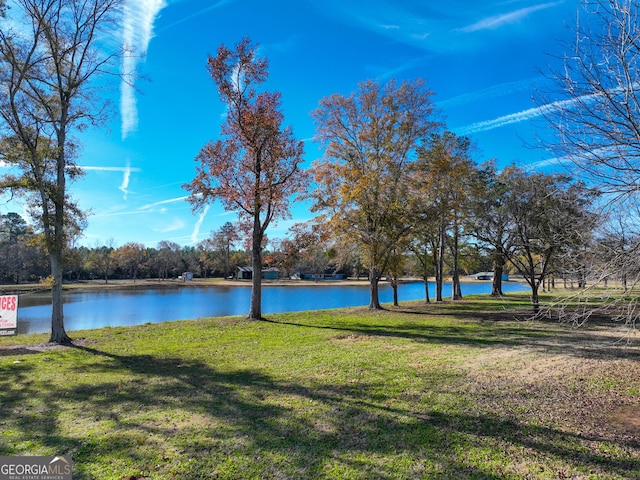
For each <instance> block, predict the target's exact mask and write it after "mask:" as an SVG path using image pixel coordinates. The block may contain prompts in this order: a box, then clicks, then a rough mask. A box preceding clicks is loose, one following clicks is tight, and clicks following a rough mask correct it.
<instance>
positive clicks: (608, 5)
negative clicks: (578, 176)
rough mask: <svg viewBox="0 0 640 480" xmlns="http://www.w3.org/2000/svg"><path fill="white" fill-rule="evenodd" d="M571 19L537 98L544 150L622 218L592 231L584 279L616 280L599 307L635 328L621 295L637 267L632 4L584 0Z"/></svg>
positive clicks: (637, 42) (637, 67)
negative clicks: (592, 252) (592, 258)
mask: <svg viewBox="0 0 640 480" xmlns="http://www.w3.org/2000/svg"><path fill="white" fill-rule="evenodd" d="M576 18H577V20H576V23H575V37H574V40H573V42H572V43H571V44H569V45H566V53H565V55H564V58H563V62H562V68H561V69H558V70H556V71H552V72H551V77H552V79H553V80H555V84H556V86H557V87H558V88H557V89H556V92H554V96H553V98H549V96H544V95H541V96H540V99H539V101H540V103H541V104H542V106H541V110H542V112H543V113H544V115H545V117H546V119H547V120H548V122H549V124H550V125H551V127H552V128H553V129H554V130H555V132H556V134H557V135H556V136H555V137H554V140H553V141H552V142H551V145H549V146H550V147H551V148H553V149H554V151H555V152H556V153H557V155H558V157H559V158H560V159H562V160H565V161H571V162H572V164H573V166H574V167H576V168H575V170H576V171H577V172H582V174H583V175H584V178H585V180H586V181H587V182H589V183H590V184H591V185H593V186H595V187H596V188H598V189H599V190H600V191H601V192H602V193H603V200H605V202H603V203H604V206H605V207H607V210H608V213H609V214H612V218H620V217H626V218H625V219H622V220H621V221H616V222H613V223H610V225H609V231H608V232H605V233H601V234H600V238H599V239H598V241H597V253H598V256H599V258H600V261H599V262H598V264H597V265H596V266H595V267H594V270H593V271H591V272H590V277H591V280H592V282H591V284H592V285H596V284H600V285H602V284H608V280H609V279H617V280H619V281H618V282H617V285H615V286H619V287H621V288H620V290H621V292H620V293H621V295H611V296H610V297H609V299H608V301H607V302H604V304H603V305H605V309H607V310H611V309H612V310H613V311H614V312H615V313H614V316H615V317H618V318H621V319H622V317H624V316H625V315H626V321H627V322H628V323H629V324H634V325H635V322H636V320H635V318H636V316H637V314H636V313H635V311H634V309H633V308H631V307H632V305H633V302H631V303H629V301H630V298H629V297H628V296H627V295H626V294H627V293H628V292H629V291H630V289H629V285H630V284H633V282H634V280H633V278H635V276H636V275H635V272H637V271H639V270H640V268H639V267H640V262H638V256H637V254H635V252H636V251H637V245H635V246H634V244H636V240H635V239H637V238H638V233H639V230H638V228H637V222H636V221H635V220H634V217H635V218H637V213H638V207H639V204H638V194H640V1H639V0H588V1H587V0H585V1H583V3H582V8H581V9H580V10H579V12H578V15H577V17H576ZM558 94H559V95H558ZM615 230H617V233H615V234H613V233H612V231H615ZM581 275H582V273H581ZM608 286H609V287H612V286H613V285H611V284H610V285H608ZM590 291H591V289H590V288H587V289H586V290H583V291H582V292H581V293H579V294H577V295H578V296H579V297H580V300H585V301H584V303H583V304H584V305H585V309H584V310H583V312H582V313H581V318H583V319H584V318H588V317H589V316H590V315H591V314H592V313H593V304H590V303H589V302H588V301H587V300H588V297H589V296H590ZM597 295H598V296H600V297H602V292H598V293H597ZM575 300H576V299H575V298H572V299H571V302H572V303H575ZM564 307H565V306H564V305H563V306H562V308H561V309H562V310H564V313H566V312H568V310H567V309H565V308H564ZM620 312H626V313H620ZM569 317H570V318H572V319H573V321H582V320H578V317H576V316H575V315H573V314H572V315H570V316H569Z"/></svg>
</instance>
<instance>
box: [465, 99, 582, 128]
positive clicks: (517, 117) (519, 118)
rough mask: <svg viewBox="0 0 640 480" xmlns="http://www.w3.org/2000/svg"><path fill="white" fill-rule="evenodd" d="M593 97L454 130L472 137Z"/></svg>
mask: <svg viewBox="0 0 640 480" xmlns="http://www.w3.org/2000/svg"><path fill="white" fill-rule="evenodd" d="M592 96H593V95H589V96H587V97H582V98H580V99H571V100H561V101H557V102H551V103H548V104H546V105H542V106H540V107H534V108H527V109H526V110H522V111H520V112H516V113H510V114H508V115H503V116H501V117H498V118H494V119H493V120H484V121H482V122H476V123H472V124H471V125H467V126H465V127H460V128H455V129H454V130H455V132H456V133H457V134H458V135H470V134H473V133H481V132H487V131H489V130H494V129H496V128H500V127H506V126H507V125H513V124H514V123H520V122H527V121H529V120H533V119H534V118H537V117H540V116H542V115H545V114H547V113H552V112H554V111H556V110H561V109H563V108H569V107H570V106H571V105H573V104H575V103H577V102H579V101H585V99H588V97H592Z"/></svg>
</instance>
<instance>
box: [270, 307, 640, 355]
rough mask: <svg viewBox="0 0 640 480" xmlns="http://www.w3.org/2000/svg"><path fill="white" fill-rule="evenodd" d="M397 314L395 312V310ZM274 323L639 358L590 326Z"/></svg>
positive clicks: (634, 350) (482, 322) (443, 341)
mask: <svg viewBox="0 0 640 480" xmlns="http://www.w3.org/2000/svg"><path fill="white" fill-rule="evenodd" d="M394 313H395V312H394ZM267 321H268V322H271V323H276V324H282V325H290V326H295V327H303V328H314V329H324V330H334V331H336V332H341V333H344V332H351V333H354V334H358V335H367V336H372V337H390V338H401V339H407V340H411V341H414V342H417V343H425V344H439V345H459V346H469V347H474V348H527V349H530V350H535V351H540V352H544V353H549V354H563V355H572V356H575V357H578V358H591V359H601V360H615V359H630V360H636V361H640V346H637V345H636V346H629V347H626V346H624V345H620V343H619V338H617V337H615V336H612V335H609V334H604V333H598V332H597V331H594V330H590V329H589V328H584V329H575V328H569V327H564V326H560V325H558V324H557V323H552V322H547V323H544V322H536V323H533V324H532V323H522V324H521V325H519V324H516V323H514V324H513V326H507V325H506V324H505V323H504V322H500V323H495V322H488V321H487V320H486V319H483V318H478V319H476V320H474V321H475V322H476V324H478V325H470V324H469V323H464V322H461V323H459V324H454V325H451V324H442V325H440V324H437V323H436V322H432V323H428V324H425V323H423V322H413V321H410V320H408V321H406V322H403V323H397V322H394V323H393V324H392V325H390V324H384V323H373V322H348V323H346V322H338V321H337V322H336V323H328V322H325V323H318V322H315V321H314V322H313V323H305V322H304V321H284V320H277V321H275V320H267Z"/></svg>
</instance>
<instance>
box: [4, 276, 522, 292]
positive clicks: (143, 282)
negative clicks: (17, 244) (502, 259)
mask: <svg viewBox="0 0 640 480" xmlns="http://www.w3.org/2000/svg"><path fill="white" fill-rule="evenodd" d="M422 281H423V280H422V279H421V278H416V277H405V278H402V279H401V280H400V283H401V284H404V283H420V282H422ZM460 281H461V282H462V283H491V280H477V279H475V278H474V277H472V276H464V277H461V279H460ZM510 281H511V282H514V281H515V282H519V281H518V280H517V279H516V280H514V279H512V280H510ZM429 282H431V283H434V282H435V278H429ZM444 283H451V279H450V278H448V279H446V280H445V282H444ZM379 284H380V285H387V284H389V281H387V280H380V282H379ZM262 285H263V286H265V287H289V286H305V287H309V286H318V287H322V286H336V285H344V286H360V285H361V286H367V285H369V280H368V279H366V278H361V279H356V278H348V279H344V280H318V281H314V280H290V279H278V280H262ZM185 287H186V288H189V287H251V280H237V279H233V280H227V279H223V278H209V279H203V278H198V279H194V280H187V281H183V280H179V279H167V280H161V279H157V278H156V279H139V280H135V281H134V280H109V281H108V283H105V281H104V280H80V281H77V282H66V283H64V285H63V286H62V289H63V290H64V291H65V292H84V291H96V290H137V289H138V290H142V289H162V288H167V289H172V288H185ZM48 291H50V287H47V286H45V285H43V284H37V283H31V284H19V285H0V295H27V294H33V293H44V292H48Z"/></svg>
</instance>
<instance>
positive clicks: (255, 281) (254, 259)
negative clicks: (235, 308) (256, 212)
mask: <svg viewBox="0 0 640 480" xmlns="http://www.w3.org/2000/svg"><path fill="white" fill-rule="evenodd" d="M251 268H252V270H253V274H252V276H251V309H250V310H249V319H251V320H261V319H262V234H261V229H260V225H259V223H258V225H254V228H253V244H252V245H251Z"/></svg>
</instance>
